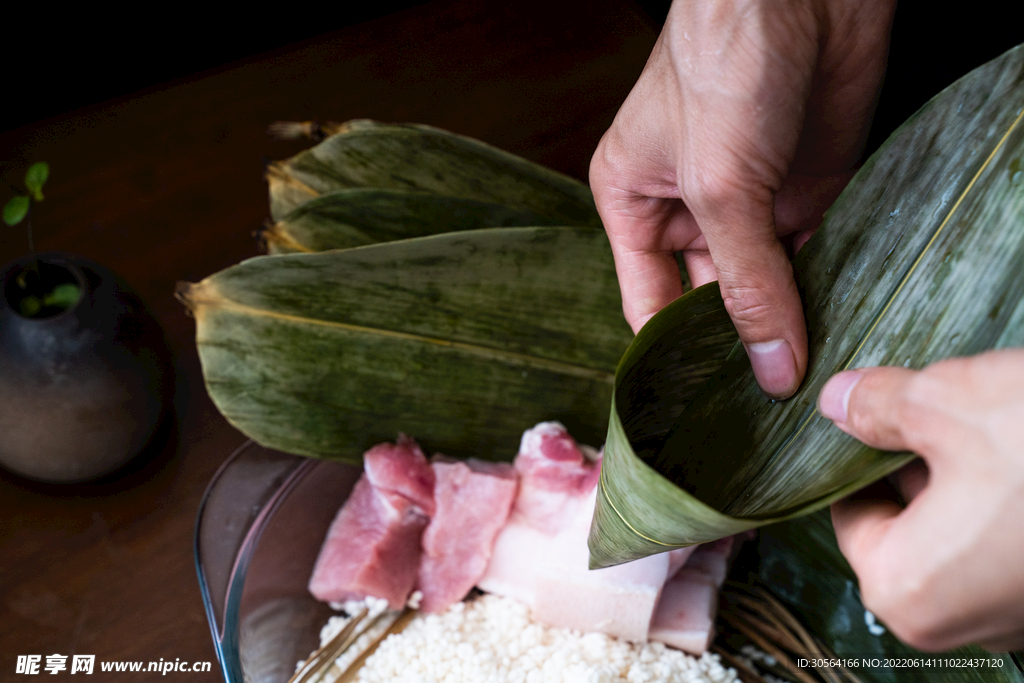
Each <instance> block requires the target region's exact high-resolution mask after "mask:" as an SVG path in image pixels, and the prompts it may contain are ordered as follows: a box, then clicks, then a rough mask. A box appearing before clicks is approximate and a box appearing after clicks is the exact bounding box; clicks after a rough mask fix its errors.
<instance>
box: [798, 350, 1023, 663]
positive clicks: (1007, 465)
mask: <svg viewBox="0 0 1024 683" xmlns="http://www.w3.org/2000/svg"><path fill="white" fill-rule="evenodd" d="M818 404H819V410H820V412H821V414H822V415H824V416H825V417H828V418H830V419H831V420H833V421H834V422H835V423H836V426H838V427H839V428H840V429H842V430H843V431H845V432H847V433H848V434H850V435H852V436H854V437H856V438H858V439H860V440H861V441H863V442H864V443H866V444H868V445H870V446H874V447H876V448H882V449H885V450H892V451H911V452H913V453H916V454H918V455H920V456H921V458H922V459H923V462H924V465H926V466H927V468H926V469H925V468H924V467H923V466H922V465H921V463H920V461H915V462H916V463H917V464H916V465H915V466H913V467H910V468H908V469H905V470H902V471H901V472H900V475H901V476H900V477H899V480H898V485H899V488H900V489H901V492H902V494H903V495H902V497H903V499H904V500H905V501H909V502H908V503H907V505H906V507H905V508H904V507H902V506H901V505H900V504H898V503H897V502H895V501H894V500H891V499H887V498H886V496H884V495H879V493H878V489H877V488H876V489H874V490H870V487H869V489H866V490H865V491H864V492H861V493H860V494H856V495H854V496H851V497H850V498H847V499H846V500H843V501H841V502H839V503H836V504H834V505H833V506H832V523H833V525H834V526H835V530H836V537H837V539H838V541H839V548H840V549H841V550H842V552H843V554H844V555H845V556H846V558H847V559H848V560H849V562H850V565H851V566H852V567H853V570H854V572H856V574H857V578H858V579H859V581H860V590H861V596H862V598H863V601H864V605H865V606H866V607H867V608H868V609H869V610H871V611H872V612H873V613H874V614H875V615H876V616H877V617H879V618H880V619H881V620H882V621H883V622H884V623H885V625H886V626H888V627H889V628H890V629H891V630H892V631H893V633H895V634H896V635H897V636H898V637H899V638H900V639H901V640H903V641H904V642H905V643H907V644H908V645H911V646H913V647H916V648H919V649H922V650H945V649H949V648H951V647H954V646H957V645H962V644H965V643H978V644H980V645H982V646H983V647H985V648H987V649H989V650H993V651H1005V650H1012V649H1015V648H1020V647H1022V646H1024V349H1013V350H1006V351H994V352H990V353H985V354H982V355H980V356H975V357H972V358H958V359H953V360H947V361H942V362H939V363H935V364H934V365H930V366H928V367H927V368H925V369H924V370H919V371H915V370H908V369H905V368H898V367H891V368H888V367H887V368H865V369H861V370H852V371H847V372H841V373H839V374H838V375H836V376H835V377H833V378H832V379H830V380H829V382H828V383H827V384H826V385H825V387H824V388H823V389H822V392H821V395H820V397H819V400H818ZM912 464H913V463H912Z"/></svg>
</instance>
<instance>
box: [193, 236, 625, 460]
mask: <svg viewBox="0 0 1024 683" xmlns="http://www.w3.org/2000/svg"><path fill="white" fill-rule="evenodd" d="M179 296H180V297H181V298H182V299H183V301H184V302H185V303H186V305H187V306H189V308H190V309H191V310H192V313H193V315H194V316H195V318H196V328H197V329H196V344H197V346H198V349H199V355H200V360H201V361H202V364H203V373H204V376H205V378H206V384H207V388H208V390H209V392H210V395H211V397H212V398H213V400H214V402H215V404H216V405H217V407H218V409H219V410H220V411H221V412H222V413H223V414H224V415H225V417H227V419H228V420H229V421H230V422H231V423H232V424H234V425H235V426H236V427H238V428H239V429H240V430H241V431H243V432H244V433H246V434H247V435H249V436H251V437H252V438H254V439H256V440H257V441H258V442H260V443H262V444H264V445H267V446H270V447H273V448H277V449H280V450H285V451H288V452H292V453H299V454H304V455H312V456H319V457H342V456H341V455H340V454H343V453H352V452H362V450H364V449H365V448H367V447H369V446H370V445H372V444H374V443H377V442H379V441H382V440H385V439H393V438H394V436H395V434H396V433H397V432H398V431H399V430H403V431H408V432H410V433H414V434H417V435H418V436H419V435H425V436H424V437H423V438H425V439H429V441H427V443H426V445H427V447H429V448H431V449H437V450H442V451H444V452H446V453H448V454H450V455H475V456H477V457H482V458H502V457H508V458H511V457H512V456H513V455H514V454H515V453H514V449H515V444H517V443H518V439H519V436H520V435H521V433H522V430H523V425H529V424H533V423H534V422H537V421H540V420H544V419H559V420H563V421H564V422H565V424H566V425H567V426H569V427H570V428H571V429H574V430H578V433H579V434H580V435H581V438H582V439H584V440H589V441H590V442H591V443H599V442H600V440H601V437H602V435H603V432H604V430H605V429H606V424H607V422H606V421H607V407H608V404H609V403H610V401H611V392H612V380H613V376H614V369H615V365H616V362H617V361H618V359H619V357H620V356H621V354H622V352H623V351H624V350H625V348H626V347H627V346H628V344H629V341H630V339H631V338H632V333H631V332H630V330H629V327H628V326H627V325H626V324H625V322H624V321H623V320H622V314H621V299H620V298H619V290H618V284H617V282H616V279H615V272H614V267H613V264H612V258H611V250H610V248H609V246H608V242H607V238H606V237H605V235H604V233H603V231H599V230H593V229H590V228H565V227H562V228H543V227H542V228H494V229H488V230H477V231H467V232H461V233H450V234H445V235H436V236H429V237H422V238H416V239H409V240H403V241H399V242H391V243H386V244H375V245H369V246H365V247H358V248H354V249H347V250H342V251H330V252H323V253H314V254H287V255H280V256H266V257H258V258H254V259H249V260H247V261H244V262H242V263H240V264H238V265H237V266H233V267H231V268H228V269H226V270H224V271H222V272H220V273H217V274H215V275H213V276H211V277H209V278H207V279H205V280H203V281H202V282H200V283H198V284H194V285H184V286H182V287H181V289H180V291H179Z"/></svg>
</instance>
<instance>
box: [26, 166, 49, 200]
mask: <svg viewBox="0 0 1024 683" xmlns="http://www.w3.org/2000/svg"><path fill="white" fill-rule="evenodd" d="M49 177H50V165H49V164H47V163H46V162H45V161H38V162H36V163H34V164H32V165H31V166H29V167H28V171H26V172H25V187H27V188H28V191H29V192H31V193H32V197H33V198H34V199H35V200H36V201H37V202H41V201H43V184H44V183H45V182H46V179H47V178H49Z"/></svg>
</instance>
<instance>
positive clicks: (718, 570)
mask: <svg viewBox="0 0 1024 683" xmlns="http://www.w3.org/2000/svg"><path fill="white" fill-rule="evenodd" d="M732 546H733V537H732V536H729V537H727V538H723V539H720V540H718V541H715V542H714V543H706V544H704V545H700V546H695V547H696V550H695V551H694V552H693V554H692V555H691V556H690V558H689V560H688V561H687V562H686V563H685V564H684V565H683V566H682V567H681V568H680V569H679V571H678V572H676V574H675V576H673V577H672V578H671V579H669V581H668V583H666V584H665V588H664V589H663V590H662V593H661V600H660V601H659V602H658V608H657V610H656V611H655V613H654V618H653V620H652V621H651V630H650V633H649V636H648V637H649V638H650V639H651V640H658V641H661V642H663V643H665V644H666V645H671V646H672V647H675V648H679V649H680V650H685V651H686V652H690V653H693V654H702V653H703V652H704V651H705V650H707V648H708V645H710V644H711V638H712V637H713V636H714V633H715V615H716V614H717V613H718V589H719V588H721V587H722V584H723V583H724V582H725V575H726V573H727V572H728V569H729V566H728V565H729V558H730V556H731V554H732Z"/></svg>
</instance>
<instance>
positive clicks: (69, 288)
mask: <svg viewBox="0 0 1024 683" xmlns="http://www.w3.org/2000/svg"><path fill="white" fill-rule="evenodd" d="M81 293H82V292H81V290H80V289H79V288H78V285H76V284H74V283H71V282H65V283H64V284H62V285H57V286H56V287H54V288H53V291H52V292H50V293H48V294H46V296H44V297H43V305H44V306H56V307H58V308H62V309H65V310H67V309H69V308H71V307H72V306H74V305H75V302H77V301H78V297H79V296H80V295H81Z"/></svg>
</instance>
